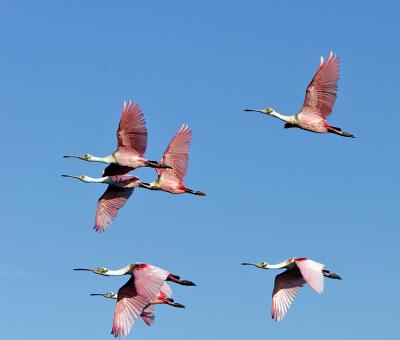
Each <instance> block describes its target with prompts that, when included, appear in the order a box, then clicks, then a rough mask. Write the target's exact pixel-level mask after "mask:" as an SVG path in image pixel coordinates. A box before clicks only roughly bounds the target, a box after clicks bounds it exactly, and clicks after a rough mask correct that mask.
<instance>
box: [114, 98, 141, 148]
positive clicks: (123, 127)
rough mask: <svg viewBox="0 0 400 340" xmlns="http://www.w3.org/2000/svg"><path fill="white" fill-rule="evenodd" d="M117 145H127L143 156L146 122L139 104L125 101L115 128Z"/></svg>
mask: <svg viewBox="0 0 400 340" xmlns="http://www.w3.org/2000/svg"><path fill="white" fill-rule="evenodd" d="M117 139H118V147H127V148H130V149H133V150H135V151H136V152H137V153H138V154H139V155H140V156H143V155H144V153H145V151H146V147H147V130H146V122H145V120H144V117H143V113H142V111H141V110H140V107H139V105H137V104H133V103H132V102H131V101H130V100H129V101H128V102H127V103H125V102H124V108H123V110H122V115H121V119H120V121H119V126H118V130H117Z"/></svg>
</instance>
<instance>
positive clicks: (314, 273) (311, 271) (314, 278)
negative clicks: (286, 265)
mask: <svg viewBox="0 0 400 340" xmlns="http://www.w3.org/2000/svg"><path fill="white" fill-rule="evenodd" d="M295 263H296V265H297V267H298V268H299V269H300V273H301V275H302V276H303V279H304V280H305V281H306V282H307V283H308V284H309V285H310V287H311V288H312V289H314V290H315V291H316V292H317V293H320V294H321V293H322V292H323V291H324V274H322V269H323V268H324V265H323V264H322V263H319V262H315V261H313V260H310V259H306V258H296V259H295Z"/></svg>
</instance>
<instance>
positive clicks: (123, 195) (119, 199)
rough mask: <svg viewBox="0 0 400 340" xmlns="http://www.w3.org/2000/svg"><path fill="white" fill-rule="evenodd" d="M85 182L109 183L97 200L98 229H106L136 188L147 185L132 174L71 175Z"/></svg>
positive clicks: (96, 226)
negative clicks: (98, 176) (93, 176)
mask: <svg viewBox="0 0 400 340" xmlns="http://www.w3.org/2000/svg"><path fill="white" fill-rule="evenodd" d="M63 176H64V177H71V178H76V179H79V180H80V181H82V182H85V183H102V184H108V187H107V189H106V191H105V192H104V193H103V195H101V197H100V198H99V200H98V202H97V209H96V218H95V224H94V229H95V230H96V231H100V232H102V231H105V230H106V229H107V227H108V225H109V224H110V223H111V222H112V220H113V219H114V218H115V217H116V216H117V213H118V210H119V209H121V208H122V207H123V206H124V205H125V204H126V202H127V200H128V198H129V197H130V196H131V195H132V193H133V190H134V188H136V187H145V186H143V185H142V182H141V181H140V180H139V178H137V177H135V176H130V175H115V176H103V177H101V178H92V177H89V176H71V175H63Z"/></svg>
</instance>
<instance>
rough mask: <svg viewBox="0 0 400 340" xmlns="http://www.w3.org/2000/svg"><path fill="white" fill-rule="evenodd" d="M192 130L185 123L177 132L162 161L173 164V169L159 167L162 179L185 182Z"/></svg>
mask: <svg viewBox="0 0 400 340" xmlns="http://www.w3.org/2000/svg"><path fill="white" fill-rule="evenodd" d="M191 138H192V131H191V130H190V128H189V126H188V125H185V124H183V125H182V126H181V128H180V129H179V131H178V132H177V133H176V134H175V136H174V138H172V140H171V142H170V143H169V145H168V147H167V149H166V150H165V152H164V155H163V158H162V163H164V164H167V165H170V166H172V169H157V170H158V171H157V172H158V174H159V175H160V176H161V180H162V181H171V182H178V183H183V181H184V180H185V175H186V169H187V164H188V160H189V148H190V140H191Z"/></svg>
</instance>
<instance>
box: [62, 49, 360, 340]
mask: <svg viewBox="0 0 400 340" xmlns="http://www.w3.org/2000/svg"><path fill="white" fill-rule="evenodd" d="M338 80H339V59H338V58H337V56H336V55H334V54H333V53H332V52H331V53H330V55H329V57H328V59H327V60H326V61H325V62H324V60H323V57H321V61H320V64H319V67H318V70H317V72H316V74H315V76H314V78H313V79H312V81H311V83H310V84H309V85H308V87H307V91H306V96H305V99H304V103H303V106H302V108H301V110H300V112H299V113H297V114H295V115H292V116H284V115H282V114H280V113H278V112H276V111H275V110H273V109H271V108H265V109H260V110H253V109H247V110H245V111H255V112H261V113H263V114H267V115H270V116H273V117H276V118H278V119H280V120H283V121H284V122H285V126H284V127H285V128H296V127H297V128H300V129H303V130H308V131H311V132H316V133H333V134H336V135H339V136H342V137H352V138H354V135H352V134H351V133H348V132H344V131H342V129H340V128H338V127H335V126H332V125H330V124H328V123H327V122H326V120H327V118H328V116H329V115H330V113H331V112H332V108H333V105H334V104H335V100H336V92H337V82H338ZM191 137H192V133H191V130H190V129H189V127H188V126H187V125H182V126H181V128H180V129H179V131H178V132H177V133H176V134H175V136H174V137H173V139H172V140H171V142H170V143H169V145H168V147H167V149H166V150H165V152H164V155H163V157H162V159H161V161H160V162H158V161H151V160H148V159H146V158H145V157H144V153H145V151H146V147H147V130H146V125H145V120H144V117H143V114H142V112H141V110H140V108H139V106H138V105H137V104H133V103H132V102H131V101H129V102H127V103H124V107H123V110H122V116H121V119H120V122H119V127H118V130H117V139H118V147H117V150H116V151H115V152H113V153H112V154H111V155H109V156H106V157H97V156H93V155H90V154H84V155H82V156H64V157H73V158H79V159H82V160H85V161H88V162H101V163H106V164H108V166H107V167H106V168H105V170H104V172H103V174H102V177H100V178H92V177H88V176H71V175H63V176H65V177H72V178H76V179H79V180H81V181H83V182H86V183H103V184H107V185H108V187H107V189H106V191H105V192H104V194H103V195H102V196H101V197H100V198H99V200H98V203H97V210H96V218H95V224H94V229H95V230H96V231H99V232H102V231H105V230H106V228H107V227H108V226H109V224H110V223H111V222H112V221H113V219H114V218H115V217H116V215H117V213H118V210H119V209H121V208H122V207H123V206H124V205H125V203H126V201H127V200H128V198H129V197H130V196H131V195H132V193H133V190H134V188H136V187H140V188H144V189H149V190H162V191H165V192H169V193H172V194H184V193H189V194H193V195H198V196H205V194H204V193H203V192H201V191H195V190H192V189H189V188H187V187H186V186H185V185H184V180H185V175H186V169H187V164H188V159H189V157H188V154H189V148H190V141H191ZM140 167H150V168H154V169H155V170H156V172H157V179H156V180H155V181H154V182H152V183H145V182H142V181H141V180H140V179H139V178H137V177H135V176H131V175H127V173H129V172H130V171H131V170H134V169H137V168H140ZM242 265H252V266H255V267H256V268H260V269H286V270H285V271H284V272H282V273H280V274H278V275H277V276H276V277H275V285H274V289H273V292H272V318H273V319H274V320H276V321H280V320H282V319H283V317H284V316H285V314H286V312H287V310H288V309H289V307H290V305H291V303H292V302H293V300H294V298H295V296H296V294H297V293H298V291H299V290H300V289H301V288H302V287H303V286H304V284H306V283H307V284H308V285H309V286H310V287H311V288H312V289H313V290H315V291H316V292H317V293H322V292H323V286H324V277H327V278H330V279H338V280H341V277H340V276H339V275H337V274H334V273H331V272H330V271H328V270H326V269H324V265H323V264H321V263H318V262H316V261H313V260H310V259H307V258H289V259H287V260H285V261H282V262H280V263H278V264H269V263H267V262H260V263H254V264H253V263H242ZM75 270H84V271H91V272H93V273H95V274H99V275H104V276H119V275H130V278H129V280H128V281H127V282H126V283H125V284H124V285H123V286H122V287H121V288H120V289H119V291H118V294H116V293H114V292H109V293H104V294H97V293H96V294H91V295H95V296H103V297H105V298H109V299H115V300H116V305H115V309H114V319H113V324H112V331H111V333H112V334H113V335H114V336H115V337H123V336H127V334H128V333H129V331H130V330H131V328H132V326H133V324H134V322H135V320H136V319H137V318H139V317H140V318H142V319H143V321H144V322H145V323H146V324H147V325H151V324H152V323H153V322H154V305H156V304H166V305H170V306H173V307H177V308H183V307H184V305H182V304H180V303H176V302H175V301H174V300H173V299H172V298H171V296H172V291H171V288H170V287H169V285H168V284H167V281H169V282H173V283H177V284H180V285H184V286H195V284H194V283H193V282H192V281H188V280H182V279H181V278H180V276H178V275H175V274H172V273H170V272H168V271H166V270H164V269H161V268H158V267H156V266H153V265H151V264H146V263H140V262H135V263H131V264H128V265H127V266H126V267H124V268H122V269H119V270H110V269H107V268H94V269H83V268H78V269H75Z"/></svg>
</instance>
